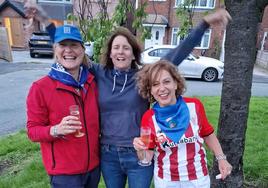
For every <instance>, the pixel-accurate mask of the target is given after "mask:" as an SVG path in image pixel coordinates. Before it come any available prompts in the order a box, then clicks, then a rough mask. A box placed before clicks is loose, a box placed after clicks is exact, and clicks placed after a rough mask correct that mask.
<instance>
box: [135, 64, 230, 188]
mask: <svg viewBox="0 0 268 188" xmlns="http://www.w3.org/2000/svg"><path fill="white" fill-rule="evenodd" d="M137 85H138V89H139V93H140V95H141V96H143V97H144V98H149V99H152V100H153V102H155V103H154V104H153V106H152V109H150V110H148V111H146V112H145V114H144V115H143V118H142V122H141V127H150V128H151V130H152V131H151V135H150V139H151V141H150V146H149V148H150V149H151V150H150V149H149V150H146V152H147V156H149V157H148V158H150V156H151V158H152V156H154V185H155V187H156V188H160V187H161V188H184V187H185V188H191V187H193V188H194V187H198V188H209V187H210V178H209V174H208V168H207V159H206V152H205V148H204V146H203V143H204V142H205V143H206V144H207V146H208V148H209V149H211V150H212V152H213V153H214V155H215V156H216V159H217V161H218V164H219V171H220V176H221V178H222V179H225V178H226V176H227V175H229V174H230V173H231V170H232V166H231V165H230V164H229V163H228V161H227V160H226V156H225V155H224V153H223V151H222V148H221V146H220V143H219V141H218V139H217V137H216V136H215V134H214V129H213V127H212V126H211V125H210V123H209V122H208V120H207V117H206V114H205V110H204V107H203V104H202V103H201V102H200V101H199V100H198V99H196V98H188V97H187V98H186V97H182V96H181V95H182V94H183V92H184V91H185V85H184V79H183V78H182V77H181V75H180V74H179V73H178V69H177V67H176V66H174V65H172V64H171V63H169V62H168V61H165V60H160V61H158V62H157V63H155V64H150V65H147V66H145V67H143V69H142V70H141V71H140V72H139V73H138V75H137ZM133 144H134V147H135V149H136V150H137V151H138V155H139V156H141V153H142V152H143V150H145V149H146V147H145V146H144V144H143V142H142V141H141V139H140V137H139V138H135V139H134V141H133Z"/></svg>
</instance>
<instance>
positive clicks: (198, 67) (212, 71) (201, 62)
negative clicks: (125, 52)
mask: <svg viewBox="0 0 268 188" xmlns="http://www.w3.org/2000/svg"><path fill="white" fill-rule="evenodd" d="M175 47H176V46H173V45H159V46H153V47H150V48H147V49H146V50H144V51H143V53H142V54H141V61H142V63H144V64H147V63H154V62H156V61H158V60H160V59H161V57H163V56H164V55H165V54H167V53H168V52H169V51H170V50H171V49H173V48H175ZM223 67H224V64H223V62H221V61H219V60H217V59H213V58H210V57H203V56H194V55H193V54H190V55H189V56H188V57H187V58H186V59H185V60H183V62H182V63H181V64H180V65H179V67H178V68H179V71H180V73H181V74H182V75H183V76H184V77H186V78H201V79H203V80H205V81H207V82H213V81H216V80H218V79H222V78H223Z"/></svg>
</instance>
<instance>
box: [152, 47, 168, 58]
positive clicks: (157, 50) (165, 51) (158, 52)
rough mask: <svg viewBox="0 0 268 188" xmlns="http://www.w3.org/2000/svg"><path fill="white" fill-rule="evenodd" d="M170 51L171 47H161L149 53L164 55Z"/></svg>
mask: <svg viewBox="0 0 268 188" xmlns="http://www.w3.org/2000/svg"><path fill="white" fill-rule="evenodd" d="M169 51H170V49H169V48H159V49H156V50H153V51H151V52H149V53H148V55H149V56H153V57H163V56H164V55H166V54H167V53H168V52H169Z"/></svg>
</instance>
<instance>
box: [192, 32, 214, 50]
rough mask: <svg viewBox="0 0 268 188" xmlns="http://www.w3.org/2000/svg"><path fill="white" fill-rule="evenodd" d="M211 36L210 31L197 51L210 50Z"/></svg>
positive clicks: (205, 34)
mask: <svg viewBox="0 0 268 188" xmlns="http://www.w3.org/2000/svg"><path fill="white" fill-rule="evenodd" d="M210 36H211V29H208V30H207V31H206V32H205V33H204V35H203V37H202V40H201V42H200V44H198V45H197V46H196V47H195V48H197V49H209V43H210Z"/></svg>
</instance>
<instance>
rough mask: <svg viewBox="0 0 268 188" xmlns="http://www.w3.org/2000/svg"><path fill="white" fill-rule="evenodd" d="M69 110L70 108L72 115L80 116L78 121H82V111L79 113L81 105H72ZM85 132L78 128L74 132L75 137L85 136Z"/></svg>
mask: <svg viewBox="0 0 268 188" xmlns="http://www.w3.org/2000/svg"><path fill="white" fill-rule="evenodd" d="M69 110H70V115H71V116H75V117H77V118H78V120H77V121H80V113H79V106H78V105H71V106H70V107H69ZM84 135H85V133H83V132H81V130H77V131H76V132H75V133H74V136H75V137H82V136H84Z"/></svg>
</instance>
